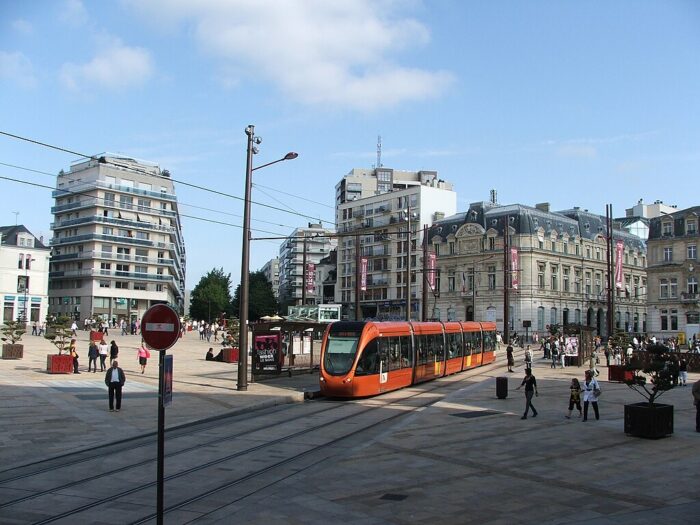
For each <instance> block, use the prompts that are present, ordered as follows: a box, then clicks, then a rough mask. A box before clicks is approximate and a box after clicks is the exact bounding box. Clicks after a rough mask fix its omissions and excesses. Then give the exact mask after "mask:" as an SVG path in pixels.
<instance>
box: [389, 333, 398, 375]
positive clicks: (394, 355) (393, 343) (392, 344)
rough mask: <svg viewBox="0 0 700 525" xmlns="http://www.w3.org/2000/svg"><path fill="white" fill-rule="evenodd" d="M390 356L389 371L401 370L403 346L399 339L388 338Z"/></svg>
mask: <svg viewBox="0 0 700 525" xmlns="http://www.w3.org/2000/svg"><path fill="white" fill-rule="evenodd" d="M386 341H387V346H388V354H389V370H399V369H400V368H401V346H400V343H399V338H398V337H388V338H386Z"/></svg>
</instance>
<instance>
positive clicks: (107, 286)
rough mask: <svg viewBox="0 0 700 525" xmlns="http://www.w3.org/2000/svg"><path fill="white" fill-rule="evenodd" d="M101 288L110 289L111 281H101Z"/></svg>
mask: <svg viewBox="0 0 700 525" xmlns="http://www.w3.org/2000/svg"><path fill="white" fill-rule="evenodd" d="M100 288H110V282H109V281H100Z"/></svg>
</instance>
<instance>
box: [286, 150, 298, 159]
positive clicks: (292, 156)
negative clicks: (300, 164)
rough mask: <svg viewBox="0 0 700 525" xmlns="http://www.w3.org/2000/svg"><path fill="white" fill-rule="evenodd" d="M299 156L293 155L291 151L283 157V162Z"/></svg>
mask: <svg viewBox="0 0 700 525" xmlns="http://www.w3.org/2000/svg"><path fill="white" fill-rule="evenodd" d="M298 156H299V154H298V153H294V152H293V151H290V152H289V153H287V154H286V155H285V156H284V160H294V159H296V158H297V157H298Z"/></svg>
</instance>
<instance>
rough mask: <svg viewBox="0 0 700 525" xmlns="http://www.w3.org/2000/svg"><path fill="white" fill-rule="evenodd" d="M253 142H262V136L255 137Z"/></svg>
mask: <svg viewBox="0 0 700 525" xmlns="http://www.w3.org/2000/svg"><path fill="white" fill-rule="evenodd" d="M253 142H255V143H256V144H261V143H262V137H253Z"/></svg>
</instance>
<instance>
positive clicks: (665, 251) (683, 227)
mask: <svg viewBox="0 0 700 525" xmlns="http://www.w3.org/2000/svg"><path fill="white" fill-rule="evenodd" d="M699 216H700V206H695V207H692V208H687V209H685V210H679V211H675V212H674V213H669V214H665V215H662V216H660V217H656V218H653V219H651V221H650V223H649V240H648V251H649V264H648V267H647V274H648V280H649V297H648V308H649V333H650V334H653V335H656V336H657V337H658V338H661V339H666V338H669V337H678V338H679V339H682V340H689V339H691V338H692V337H693V334H698V333H699V332H700V293H699V291H700V290H699V289H698V280H699V279H700V268H698V244H700V242H699V241H700V235H699V234H698V222H699Z"/></svg>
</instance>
